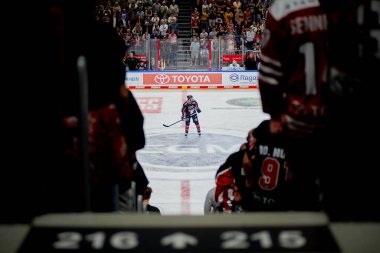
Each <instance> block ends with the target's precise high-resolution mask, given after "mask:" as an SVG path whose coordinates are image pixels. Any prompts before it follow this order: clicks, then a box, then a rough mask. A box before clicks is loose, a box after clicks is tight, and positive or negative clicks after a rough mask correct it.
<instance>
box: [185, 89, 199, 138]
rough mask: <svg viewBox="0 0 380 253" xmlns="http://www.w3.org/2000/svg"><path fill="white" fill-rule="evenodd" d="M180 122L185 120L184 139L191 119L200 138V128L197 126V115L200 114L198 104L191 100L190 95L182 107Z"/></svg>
mask: <svg viewBox="0 0 380 253" xmlns="http://www.w3.org/2000/svg"><path fill="white" fill-rule="evenodd" d="M181 111H182V120H185V123H186V125H185V137H187V135H188V133H189V126H190V119H193V122H194V124H195V126H196V127H197V131H198V135H199V136H201V127H200V126H199V120H198V116H197V114H198V113H200V112H201V110H200V109H199V106H198V102H197V101H195V100H194V99H193V96H192V95H188V96H187V101H186V102H185V103H183V106H182V110H181Z"/></svg>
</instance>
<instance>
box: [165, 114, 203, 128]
mask: <svg viewBox="0 0 380 253" xmlns="http://www.w3.org/2000/svg"><path fill="white" fill-rule="evenodd" d="M195 114H197V113H193V114H191V115H190V116H189V118H190V117H192V116H194V115H195ZM185 119H188V118H185ZM185 119H180V120H178V121H176V122H174V123H172V124H170V125H165V124H162V125H163V126H164V127H171V126H172V125H175V124H177V123H178V122H181V121H184V120H185Z"/></svg>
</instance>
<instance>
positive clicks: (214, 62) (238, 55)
mask: <svg viewBox="0 0 380 253" xmlns="http://www.w3.org/2000/svg"><path fill="white" fill-rule="evenodd" d="M191 43H192V42H191V39H190V38H189V39H184V38H180V39H178V38H177V40H173V41H171V40H170V39H153V40H146V41H139V42H138V43H132V44H131V45H130V47H129V49H128V51H134V52H135V54H136V55H137V57H139V58H140V59H141V60H142V61H143V62H145V64H142V66H143V67H141V68H140V69H139V70H156V71H157V70H158V71H162V70H183V69H189V70H209V71H211V70H225V69H228V66H229V65H230V64H231V63H232V62H233V61H234V60H235V61H236V62H237V63H238V64H239V66H240V69H244V61H245V58H246V55H247V54H249V53H253V54H254V55H255V57H257V58H260V49H259V47H255V48H252V47H247V46H246V44H245V43H244V41H241V42H240V43H236V40H235V39H230V38H228V39H225V37H223V38H218V39H201V40H200V42H198V43H199V49H198V48H197V47H193V48H192V47H191ZM194 48H195V49H194Z"/></svg>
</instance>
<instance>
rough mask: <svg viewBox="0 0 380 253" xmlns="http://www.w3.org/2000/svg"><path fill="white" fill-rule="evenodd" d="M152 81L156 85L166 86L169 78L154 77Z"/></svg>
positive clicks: (165, 76)
mask: <svg viewBox="0 0 380 253" xmlns="http://www.w3.org/2000/svg"><path fill="white" fill-rule="evenodd" d="M154 81H155V82H156V83H158V84H166V83H168V82H169V81H170V77H169V76H168V75H164V74H160V75H156V76H155V77H154Z"/></svg>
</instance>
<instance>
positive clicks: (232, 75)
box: [230, 73, 239, 82]
mask: <svg viewBox="0 0 380 253" xmlns="http://www.w3.org/2000/svg"><path fill="white" fill-rule="evenodd" d="M230 81H231V82H237V81H239V75H238V74H236V73H233V74H231V75H230Z"/></svg>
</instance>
